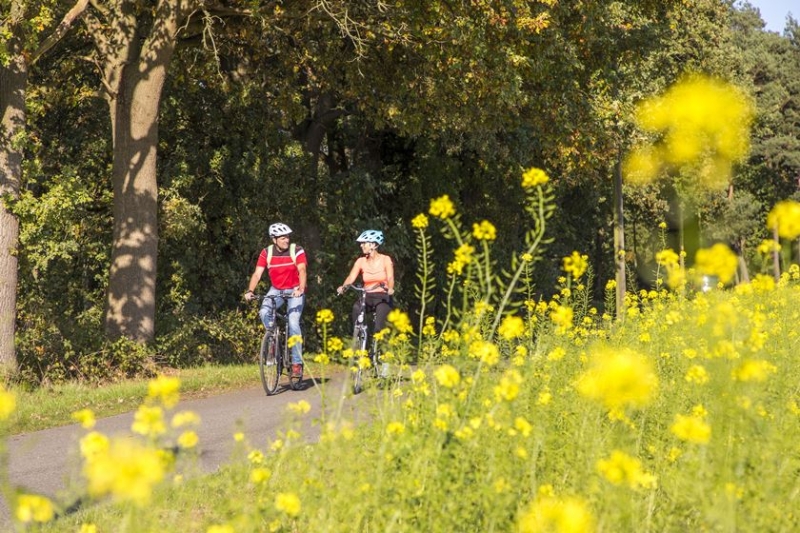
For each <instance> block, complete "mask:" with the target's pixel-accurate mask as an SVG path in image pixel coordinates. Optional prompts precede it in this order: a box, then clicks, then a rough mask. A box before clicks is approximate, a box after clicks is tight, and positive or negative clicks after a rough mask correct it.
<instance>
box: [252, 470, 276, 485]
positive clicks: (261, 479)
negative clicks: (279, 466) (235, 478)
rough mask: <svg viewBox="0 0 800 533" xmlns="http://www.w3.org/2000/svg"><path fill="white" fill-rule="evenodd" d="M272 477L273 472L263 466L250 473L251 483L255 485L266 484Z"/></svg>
mask: <svg viewBox="0 0 800 533" xmlns="http://www.w3.org/2000/svg"><path fill="white" fill-rule="evenodd" d="M271 477H272V472H271V471H270V470H269V468H264V467H263V466H257V467H255V468H254V469H252V470H251V471H250V482H251V483H253V484H254V485H261V484H263V483H266V482H267V481H269V479H270V478H271Z"/></svg>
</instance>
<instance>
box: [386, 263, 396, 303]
mask: <svg viewBox="0 0 800 533" xmlns="http://www.w3.org/2000/svg"><path fill="white" fill-rule="evenodd" d="M385 257H386V259H385V263H386V267H385V268H386V290H387V292H388V293H389V295H392V294H394V263H393V262H392V258H391V257H389V256H388V255H387V256H385Z"/></svg>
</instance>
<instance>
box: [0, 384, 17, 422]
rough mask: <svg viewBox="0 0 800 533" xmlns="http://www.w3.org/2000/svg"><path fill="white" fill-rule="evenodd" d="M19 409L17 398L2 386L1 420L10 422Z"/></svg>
mask: <svg viewBox="0 0 800 533" xmlns="http://www.w3.org/2000/svg"><path fill="white" fill-rule="evenodd" d="M16 408H17V396H16V395H15V394H14V393H13V392H11V391H9V390H6V388H5V387H4V386H3V385H2V384H0V420H8V417H9V416H11V413H13V412H14V410H15V409H16Z"/></svg>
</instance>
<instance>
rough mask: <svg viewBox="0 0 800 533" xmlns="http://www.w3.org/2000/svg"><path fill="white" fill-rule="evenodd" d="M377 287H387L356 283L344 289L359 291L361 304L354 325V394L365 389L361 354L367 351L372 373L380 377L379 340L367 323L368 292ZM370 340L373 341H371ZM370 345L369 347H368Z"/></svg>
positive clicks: (373, 312)
mask: <svg viewBox="0 0 800 533" xmlns="http://www.w3.org/2000/svg"><path fill="white" fill-rule="evenodd" d="M376 287H385V285H384V284H383V283H381V284H378V285H373V286H371V287H358V286H356V285H346V286H344V287H343V288H344V290H354V291H357V292H358V293H359V296H358V298H359V304H360V311H359V313H358V316H357V317H356V323H355V324H354V326H353V346H352V348H353V355H354V357H355V358H356V366H355V372H354V374H353V394H358V393H359V392H361V391H362V390H363V384H364V371H365V370H366V369H365V368H364V366H365V365H362V364H361V361H360V358H361V355H362V354H363V353H364V352H366V353H367V357H368V358H369V362H370V366H371V368H372V372H371V373H372V374H374V376H375V377H378V365H379V361H378V350H377V341H376V340H375V338H374V336H373V335H371V333H374V332H370V328H369V324H368V323H367V320H366V318H367V292H368V291H369V290H370V289H374V288H376ZM372 314H373V322H372V324H373V327H374V325H375V322H374V316H375V311H374V310H373V311H372ZM370 340H371V341H372V342H371V343H370ZM370 344H371V346H369V345H370ZM368 346H369V348H368Z"/></svg>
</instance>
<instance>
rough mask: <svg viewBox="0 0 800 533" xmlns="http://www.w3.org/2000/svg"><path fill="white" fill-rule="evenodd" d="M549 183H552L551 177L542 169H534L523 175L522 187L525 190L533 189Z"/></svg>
mask: <svg viewBox="0 0 800 533" xmlns="http://www.w3.org/2000/svg"><path fill="white" fill-rule="evenodd" d="M548 181H550V176H548V175H547V172H545V171H544V170H542V169H540V168H535V167H532V168H529V169H528V170H526V171H525V172H523V173H522V186H523V187H524V188H525V189H532V188H534V187H538V186H539V185H544V184H545V183H547V182H548Z"/></svg>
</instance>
